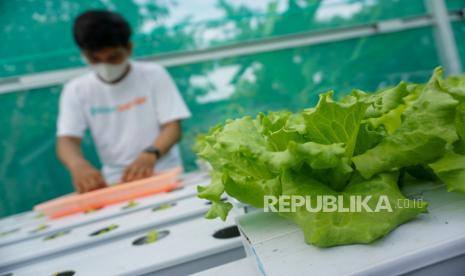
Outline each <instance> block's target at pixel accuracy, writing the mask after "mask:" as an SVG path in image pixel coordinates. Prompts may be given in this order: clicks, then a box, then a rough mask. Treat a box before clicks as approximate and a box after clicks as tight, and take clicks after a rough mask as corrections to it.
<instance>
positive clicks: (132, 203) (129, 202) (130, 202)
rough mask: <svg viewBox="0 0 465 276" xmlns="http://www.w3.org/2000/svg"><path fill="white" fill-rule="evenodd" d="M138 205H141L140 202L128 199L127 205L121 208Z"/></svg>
mask: <svg viewBox="0 0 465 276" xmlns="http://www.w3.org/2000/svg"><path fill="white" fill-rule="evenodd" d="M137 205H139V202H137V201H134V200H131V201H128V203H127V204H126V205H124V206H123V207H121V210H127V209H131V208H134V207H136V206H137Z"/></svg>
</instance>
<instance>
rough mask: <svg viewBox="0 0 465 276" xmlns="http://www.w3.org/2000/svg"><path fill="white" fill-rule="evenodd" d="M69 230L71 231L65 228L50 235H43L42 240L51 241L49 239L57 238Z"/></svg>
mask: <svg viewBox="0 0 465 276" xmlns="http://www.w3.org/2000/svg"><path fill="white" fill-rule="evenodd" d="M70 232H71V230H65V231H60V232H56V233H53V234H51V235H50V236H47V237H45V238H44V241H51V240H54V239H57V238H59V237H63V236H65V235H68V234H69V233H70Z"/></svg>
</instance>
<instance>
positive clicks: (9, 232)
mask: <svg viewBox="0 0 465 276" xmlns="http://www.w3.org/2000/svg"><path fill="white" fill-rule="evenodd" d="M18 231H19V228H16V229H12V230H8V231H5V232H1V233H0V238H3V237H6V236H8V235H11V234H13V233H16V232H18Z"/></svg>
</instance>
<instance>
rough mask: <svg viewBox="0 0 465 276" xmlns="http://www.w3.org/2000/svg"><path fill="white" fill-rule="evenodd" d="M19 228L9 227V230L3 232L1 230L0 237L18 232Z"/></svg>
mask: <svg viewBox="0 0 465 276" xmlns="http://www.w3.org/2000/svg"><path fill="white" fill-rule="evenodd" d="M19 230H20V228H15V229H11V230H8V231H5V232H1V233H0V238H3V237H6V236H8V235H11V234H14V233H16V232H18V231H19ZM2 276H3V275H2Z"/></svg>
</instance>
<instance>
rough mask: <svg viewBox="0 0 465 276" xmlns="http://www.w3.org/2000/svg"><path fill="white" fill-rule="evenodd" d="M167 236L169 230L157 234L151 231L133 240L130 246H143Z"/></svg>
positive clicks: (155, 231)
mask: <svg viewBox="0 0 465 276" xmlns="http://www.w3.org/2000/svg"><path fill="white" fill-rule="evenodd" d="M169 234H170V231H169V230H163V231H160V232H157V230H152V231H150V232H148V233H147V234H146V235H145V236H143V237H140V238H137V239H136V240H134V241H133V242H132V245H134V246H139V245H144V244H151V243H155V242H157V241H159V240H161V239H163V238H165V237H166V236H168V235H169Z"/></svg>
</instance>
